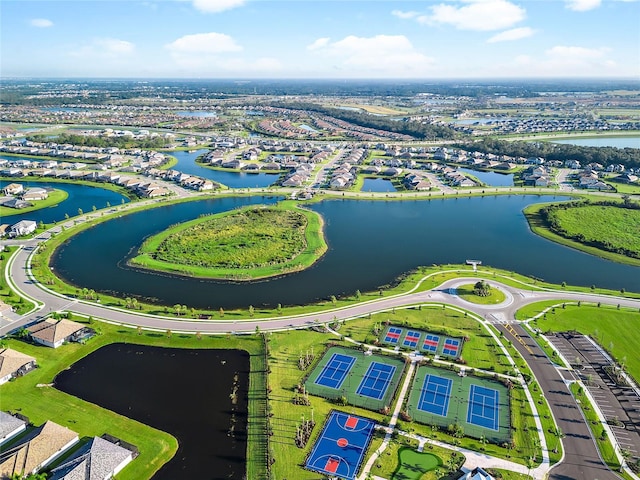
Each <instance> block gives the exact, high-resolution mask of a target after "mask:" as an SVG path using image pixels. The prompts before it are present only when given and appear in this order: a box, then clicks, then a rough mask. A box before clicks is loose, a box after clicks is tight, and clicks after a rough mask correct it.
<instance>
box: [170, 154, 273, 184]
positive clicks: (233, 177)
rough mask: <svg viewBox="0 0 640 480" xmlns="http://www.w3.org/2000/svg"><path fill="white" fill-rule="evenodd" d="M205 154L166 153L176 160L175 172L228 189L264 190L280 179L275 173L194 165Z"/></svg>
mask: <svg viewBox="0 0 640 480" xmlns="http://www.w3.org/2000/svg"><path fill="white" fill-rule="evenodd" d="M207 152H208V150H204V149H203V150H196V151H191V152H190V151H176V152H167V153H169V155H173V156H174V157H176V158H177V159H178V163H177V165H176V166H175V167H173V168H175V169H176V170H180V171H181V172H184V173H188V174H189V175H196V176H198V177H202V178H208V179H209V180H213V181H214V182H218V183H222V184H223V185H226V186H227V187H229V188H264V187H268V186H269V185H273V184H274V183H275V182H276V181H277V180H278V178H280V175H279V174H277V173H276V174H273V173H245V172H228V171H223V170H213V169H211V168H205V167H202V166H200V165H198V164H197V163H196V158H198V157H199V156H200V155H202V154H204V153H207Z"/></svg>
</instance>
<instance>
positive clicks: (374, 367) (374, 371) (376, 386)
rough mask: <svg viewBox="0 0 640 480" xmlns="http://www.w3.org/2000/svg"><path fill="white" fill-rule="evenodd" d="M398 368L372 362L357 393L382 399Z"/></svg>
mask: <svg viewBox="0 0 640 480" xmlns="http://www.w3.org/2000/svg"><path fill="white" fill-rule="evenodd" d="M395 371H396V367H394V366H393V365H387V364H385V363H378V362H372V363H371V364H370V365H369V368H368V369H367V373H365V374H364V377H362V381H361V382H360V385H358V389H357V390H356V393H357V394H358V395H364V396H365V397H370V398H375V399H376V400H380V399H382V397H384V394H385V393H386V392H387V388H389V384H390V383H391V379H392V378H393V374H394V373H395Z"/></svg>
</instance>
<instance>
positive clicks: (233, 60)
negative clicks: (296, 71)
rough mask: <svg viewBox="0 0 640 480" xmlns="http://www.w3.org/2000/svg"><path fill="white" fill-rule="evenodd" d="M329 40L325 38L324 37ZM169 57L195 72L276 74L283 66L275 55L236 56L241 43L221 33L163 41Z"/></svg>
mask: <svg viewBox="0 0 640 480" xmlns="http://www.w3.org/2000/svg"><path fill="white" fill-rule="evenodd" d="M327 40H328V39H327ZM165 48H166V49H167V50H168V51H169V52H170V54H171V58H172V59H173V61H174V62H175V64H176V65H178V66H179V67H180V68H181V69H182V70H183V71H185V72H188V74H189V75H195V76H208V77H216V76H224V77H231V76H243V75H277V74H278V73H279V72H281V70H282V65H281V63H280V61H279V60H278V59H275V58H272V57H259V58H256V59H247V58H243V57H242V56H238V55H239V52H242V51H243V48H242V46H241V45H239V44H238V43H236V41H235V40H234V39H233V38H232V37H230V36H229V35H226V34H224V33H217V32H210V33H196V34H193V35H185V36H183V37H180V38H178V39H176V40H174V41H173V42H171V43H169V44H167V45H165Z"/></svg>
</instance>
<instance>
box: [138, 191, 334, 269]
mask: <svg viewBox="0 0 640 480" xmlns="http://www.w3.org/2000/svg"><path fill="white" fill-rule="evenodd" d="M326 249H327V246H326V243H325V241H324V237H323V235H322V219H321V218H320V216H319V215H318V214H317V213H315V212H312V211H309V210H303V209H300V208H297V207H296V206H295V204H294V203H292V202H286V201H285V202H282V203H280V204H278V205H276V206H271V207H268V208H267V207H247V208H243V209H240V210H233V211H230V212H224V213H222V214H219V215H213V216H210V217H202V218H198V219H195V220H191V221H188V222H185V223H182V224H179V225H176V226H174V227H171V228H169V229H167V230H165V231H164V232H161V233H159V234H158V235H154V236H153V237H151V238H149V239H148V240H146V241H145V242H144V244H143V245H142V247H141V248H140V251H139V255H138V256H136V257H135V258H133V259H132V260H131V263H133V264H135V265H137V266H141V267H143V268H148V269H151V270H159V271H164V272H172V273H179V274H182V275H188V276H194V277H203V278H223V279H234V280H243V279H245V280H252V279H256V278H264V277H269V276H274V275H282V274H284V273H290V272H294V271H298V270H302V269H304V268H307V267H309V266H311V265H312V264H313V263H314V262H315V261H316V260H317V259H318V258H320V256H322V254H324V252H325V251H326Z"/></svg>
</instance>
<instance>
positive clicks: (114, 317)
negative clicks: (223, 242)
mask: <svg viewBox="0 0 640 480" xmlns="http://www.w3.org/2000/svg"><path fill="white" fill-rule="evenodd" d="M45 238H46V235H44V236H40V237H38V238H36V239H34V240H30V241H26V242H24V245H23V248H21V249H20V250H19V251H18V252H17V253H16V254H15V255H14V256H13V257H12V259H11V261H10V263H9V264H8V266H7V271H6V272H4V274H5V275H6V276H7V277H9V278H10V279H11V281H12V282H13V284H14V285H15V287H17V289H18V290H19V291H20V292H21V293H22V294H23V295H24V296H25V297H27V298H32V299H35V300H36V301H38V302H40V303H41V304H42V306H41V307H40V308H38V309H37V310H36V311H33V312H31V313H30V314H28V315H25V316H23V317H21V318H19V319H18V320H16V321H14V322H11V323H8V324H4V325H1V326H0V336H2V335H6V334H7V333H9V332H11V331H13V330H16V329H17V328H19V327H21V326H23V325H28V324H30V323H33V322H34V321H36V320H38V319H39V318H41V317H43V316H45V315H46V314H47V313H49V312H51V311H58V310H69V311H73V312H74V313H78V314H81V315H86V316H92V317H94V318H100V319H104V320H107V321H110V322H114V323H120V324H126V325H131V326H134V327H142V328H145V329H155V330H160V331H166V330H172V331H173V332H201V333H204V334H226V333H229V332H235V333H242V332H254V331H255V330H256V327H258V328H260V329H261V330H263V331H264V330H285V329H290V328H305V327H308V326H310V325H314V324H316V323H326V322H331V321H334V320H335V319H338V320H342V319H349V318H354V317H360V316H364V315H367V314H369V313H374V312H379V311H382V310H390V309H392V308H394V307H396V308H400V307H403V306H406V305H412V304H419V303H420V304H429V303H434V304H441V303H446V304H449V305H453V306H456V307H459V308H464V309H466V310H469V311H471V312H474V313H475V314H477V315H478V316H480V317H482V318H484V319H485V320H487V321H488V322H490V323H494V324H495V325H496V326H497V327H498V328H499V329H501V330H502V331H504V332H505V335H506V336H507V337H508V336H509V335H510V334H509V333H508V332H506V330H504V325H503V324H504V323H507V322H512V321H513V320H514V318H515V317H514V315H515V312H516V311H517V310H518V309H520V308H522V307H523V306H525V305H527V304H530V303H534V302H539V301H544V300H557V301H558V303H562V302H563V301H582V302H593V303H597V302H602V303H605V304H614V305H617V304H620V305H621V306H626V307H633V308H640V300H634V299H628V298H619V297H608V296H604V295H593V294H581V293H574V292H564V291H540V290H526V289H525V288H522V289H520V288H514V287H510V286H507V285H505V284H502V283H499V282H497V281H496V280H488V282H489V283H490V284H491V285H492V286H496V287H499V288H500V289H501V290H503V291H504V292H505V293H506V297H507V298H506V300H505V301H504V302H503V303H502V304H500V305H495V306H492V305H478V304H473V303H469V302H466V301H464V300H462V299H461V298H459V297H458V296H456V295H455V289H456V287H458V286H460V285H462V284H468V283H475V282H476V281H477V280H478V278H477V277H468V278H457V279H454V280H450V281H447V282H445V283H443V284H442V285H440V286H439V287H438V288H437V289H433V290H429V291H424V292H415V293H407V294H400V295H395V296H389V297H381V298H380V299H376V300H373V301H369V302H364V303H361V304H358V305H354V306H351V307H346V308H341V309H333V310H326V311H323V312H318V313H313V314H307V315H299V316H295V317H294V316H289V317H275V318H269V319H259V320H253V319H246V320H237V321H225V320H216V321H211V320H194V319H185V320H177V319H175V318H171V317H158V316H150V315H144V314H136V313H133V312H131V311H126V310H121V309H113V308H108V307H104V306H101V305H99V304H96V303H90V302H85V301H78V300H77V299H73V298H68V297H64V296H61V295H59V294H56V293H54V292H52V291H50V290H48V289H47V288H46V286H44V285H42V284H40V283H39V282H37V281H36V280H34V279H33V278H32V277H31V275H30V273H29V271H28V267H27V265H28V261H29V256H30V255H31V253H32V251H33V249H34V248H35V247H36V245H37V243H38V242H39V241H41V240H43V239H45ZM523 287H526V285H523ZM515 328H518V329H519V331H518V332H519V334H520V335H521V337H522V338H523V339H524V340H525V342H526V343H527V344H528V345H529V347H530V348H531V350H532V351H533V352H534V353H533V355H532V354H530V353H529V352H528V351H526V349H525V348H524V347H523V346H522V345H520V344H519V343H518V342H513V345H514V346H515V347H516V348H518V350H519V351H520V353H521V354H522V355H523V357H524V358H525V360H526V361H527V363H528V364H529V366H530V367H531V369H532V371H533V372H534V375H535V376H536V379H537V380H538V383H539V384H540V387H541V389H542V391H543V392H544V396H545V397H546V398H547V400H548V401H549V404H550V407H551V410H552V412H553V415H554V417H555V419H556V422H557V423H558V426H559V427H560V429H561V430H562V432H563V433H564V435H565V437H564V439H563V441H562V443H563V447H564V452H565V457H564V459H563V461H562V462H561V463H560V464H558V465H556V466H555V467H554V468H553V469H552V470H551V472H550V474H549V478H551V479H553V480H569V479H594V480H595V479H598V480H614V479H619V478H620V477H618V476H617V475H616V474H614V473H613V472H611V471H610V470H609V469H608V468H607V467H606V466H605V465H604V464H603V462H602V461H601V460H600V457H599V455H598V451H597V448H596V446H595V442H594V440H593V437H592V436H591V432H590V431H589V428H588V426H587V425H586V423H585V421H584V419H583V418H582V414H581V412H580V410H579V408H578V406H577V404H576V402H575V400H574V399H573V396H572V395H571V394H570V392H569V389H568V386H567V383H566V382H565V380H564V379H563V377H562V375H561V372H560V371H559V370H558V369H557V368H556V367H555V366H554V365H553V364H552V363H551V362H550V361H549V359H548V358H547V357H546V355H545V354H544V353H543V352H542V350H540V348H539V347H538V346H537V344H536V343H535V341H534V340H533V339H531V338H530V337H529V336H528V335H527V334H526V332H525V331H524V330H523V329H522V328H521V327H519V326H517V325H516V326H515Z"/></svg>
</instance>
